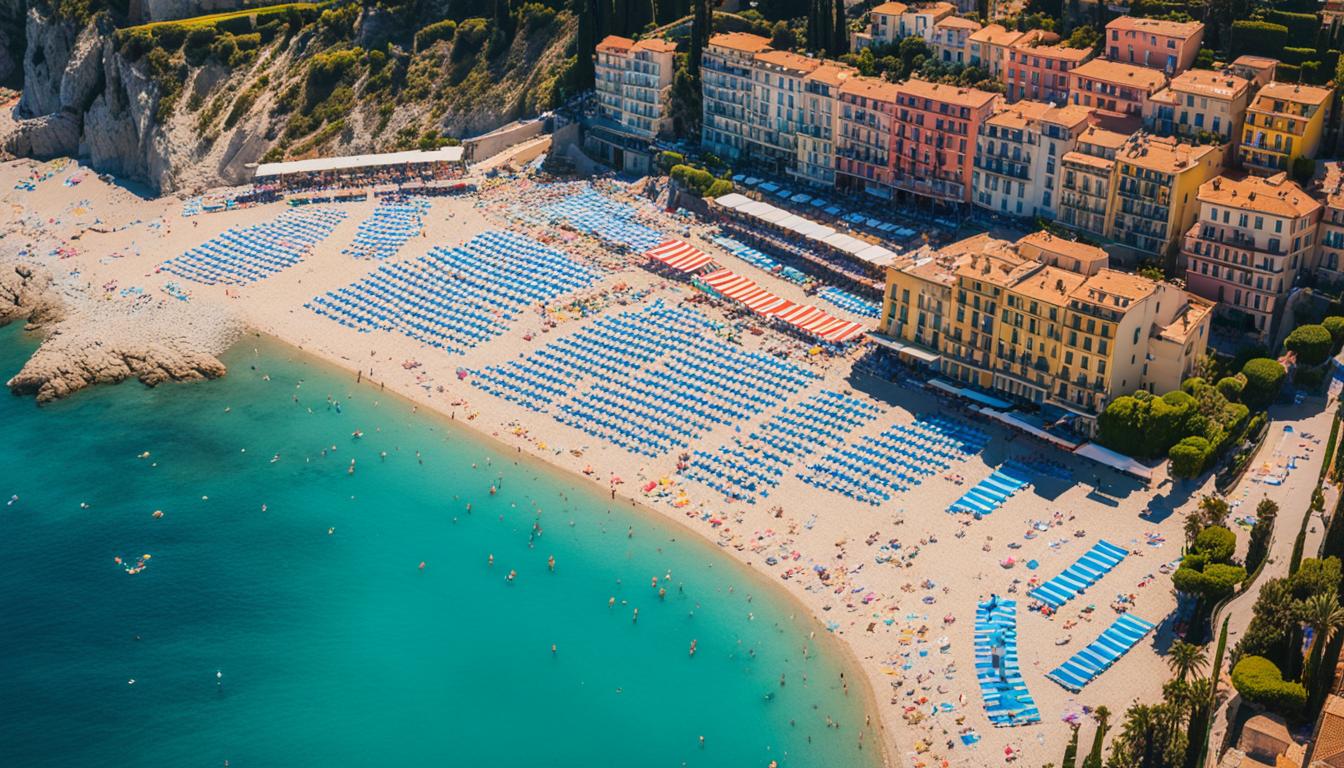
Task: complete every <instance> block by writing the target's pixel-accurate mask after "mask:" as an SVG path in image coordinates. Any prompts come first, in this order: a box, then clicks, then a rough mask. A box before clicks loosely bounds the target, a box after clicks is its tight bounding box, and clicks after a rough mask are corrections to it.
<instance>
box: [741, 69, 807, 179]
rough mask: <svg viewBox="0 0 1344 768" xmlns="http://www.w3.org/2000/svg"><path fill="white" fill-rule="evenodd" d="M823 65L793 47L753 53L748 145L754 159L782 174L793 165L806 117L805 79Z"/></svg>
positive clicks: (748, 103)
mask: <svg viewBox="0 0 1344 768" xmlns="http://www.w3.org/2000/svg"><path fill="white" fill-rule="evenodd" d="M821 65H822V62H821V60H819V59H814V58H811V57H809V56H803V55H802V54H799V53H793V52H791V51H774V50H767V51H762V52H760V53H757V54H756V55H755V56H753V57H752V60H751V84H752V89H751V97H750V99H749V100H748V101H747V148H748V154H749V155H750V156H751V159H752V160H753V161H754V162H756V163H758V164H761V165H762V166H764V167H767V168H770V169H771V170H772V171H773V172H774V173H778V174H783V173H785V172H787V170H788V169H789V168H791V167H793V165H794V163H795V162H796V160H797V157H798V141H797V136H798V134H799V133H801V132H802V130H803V126H804V122H805V120H806V109H805V108H804V91H805V88H804V84H805V80H806V78H807V76H808V75H810V74H812V73H813V72H815V71H816V70H817V69H818V68H820V67H821Z"/></svg>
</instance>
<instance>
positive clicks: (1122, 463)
mask: <svg viewBox="0 0 1344 768" xmlns="http://www.w3.org/2000/svg"><path fill="white" fill-rule="evenodd" d="M1074 454H1076V455H1078V456H1082V457H1083V458H1087V459H1091V460H1093V461H1095V462H1097V463H1098V464H1103V465H1105V466H1108V467H1111V468H1113V469H1118V470H1120V471H1121V472H1124V473H1126V474H1129V475H1133V476H1134V477H1137V478H1139V479H1140V480H1142V481H1144V482H1145V483H1148V482H1152V480H1153V471H1152V470H1151V469H1149V468H1148V467H1146V466H1144V465H1143V464H1141V463H1139V462H1137V461H1135V460H1134V459H1131V458H1130V457H1128V456H1126V455H1124V454H1123V453H1116V452H1115V451H1112V450H1111V449H1110V448H1103V447H1102V446H1100V445H1097V444H1096V443H1083V444H1082V445H1080V446H1078V448H1077V449H1075V450H1074Z"/></svg>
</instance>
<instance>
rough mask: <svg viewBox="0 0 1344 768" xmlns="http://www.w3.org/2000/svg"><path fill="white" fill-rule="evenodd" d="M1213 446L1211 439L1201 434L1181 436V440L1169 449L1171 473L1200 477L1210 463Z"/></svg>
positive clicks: (1186, 476)
mask: <svg viewBox="0 0 1344 768" xmlns="http://www.w3.org/2000/svg"><path fill="white" fill-rule="evenodd" d="M1211 452H1212V448H1211V446H1210V445H1209V441H1208V440H1205V439H1204V438H1202V437H1200V436H1199V435H1191V436H1189V437H1183V438H1181V441H1180V442H1179V443H1177V444H1175V445H1173V446H1171V450H1169V451H1167V458H1168V459H1170V461H1171V474H1172V475H1174V476H1176V477H1181V478H1186V479H1189V478H1193V477H1198V476H1199V473H1200V472H1203V471H1204V466H1205V464H1207V463H1208V459H1209V454H1210V453H1211Z"/></svg>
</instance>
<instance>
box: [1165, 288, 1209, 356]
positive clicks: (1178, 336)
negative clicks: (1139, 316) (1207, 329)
mask: <svg viewBox="0 0 1344 768" xmlns="http://www.w3.org/2000/svg"><path fill="white" fill-rule="evenodd" d="M1181 293H1182V294H1184V296H1185V311H1184V312H1182V313H1181V314H1179V315H1177V316H1176V317H1175V318H1174V319H1172V321H1171V322H1170V323H1167V325H1166V327H1165V328H1163V329H1162V332H1161V333H1160V334H1159V335H1160V336H1162V338H1164V339H1168V340H1170V341H1174V342H1176V343H1178V344H1184V343H1185V342H1186V341H1188V340H1189V339H1190V336H1191V335H1192V334H1194V332H1195V330H1196V329H1197V328H1199V325H1200V323H1202V322H1204V318H1206V317H1208V316H1209V315H1210V314H1211V313H1212V312H1213V302H1212V301H1209V300H1208V299H1206V298H1203V297H1201V296H1196V295H1195V294H1193V293H1190V292H1188V291H1181Z"/></svg>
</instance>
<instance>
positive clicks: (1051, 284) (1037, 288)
mask: <svg viewBox="0 0 1344 768" xmlns="http://www.w3.org/2000/svg"><path fill="white" fill-rule="evenodd" d="M1086 280H1087V278H1085V277H1083V276H1082V275H1080V274H1078V273H1077V272H1070V271H1069V270H1067V269H1061V268H1059V267H1051V266H1045V267H1042V268H1041V269H1040V270H1038V271H1036V272H1033V273H1031V274H1030V275H1029V276H1027V277H1025V278H1024V279H1022V280H1021V281H1019V282H1018V283H1017V284H1016V285H1014V286H1012V287H1010V288H1009V290H1011V291H1012V292H1013V293H1019V294H1022V295H1023V296H1028V297H1030V298H1033V299H1036V300H1038V301H1048V302H1051V303H1053V304H1057V305H1059V306H1061V307H1062V306H1064V305H1065V304H1067V303H1068V301H1069V296H1070V295H1071V294H1072V293H1073V292H1074V291H1075V290H1077V288H1078V286H1080V285H1082V284H1083V282H1084V281H1086Z"/></svg>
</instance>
